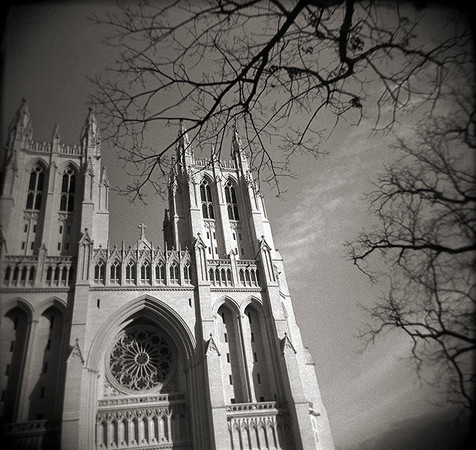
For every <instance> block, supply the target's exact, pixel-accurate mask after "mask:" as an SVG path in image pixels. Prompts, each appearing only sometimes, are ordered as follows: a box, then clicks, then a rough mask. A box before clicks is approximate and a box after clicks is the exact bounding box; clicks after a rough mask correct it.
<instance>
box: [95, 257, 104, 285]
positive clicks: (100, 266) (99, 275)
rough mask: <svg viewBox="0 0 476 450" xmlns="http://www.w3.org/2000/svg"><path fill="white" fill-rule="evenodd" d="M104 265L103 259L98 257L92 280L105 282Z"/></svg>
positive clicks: (100, 282)
mask: <svg viewBox="0 0 476 450" xmlns="http://www.w3.org/2000/svg"><path fill="white" fill-rule="evenodd" d="M104 275H105V266H104V261H103V260H102V259H100V260H99V261H98V262H97V263H96V265H95V266H94V282H95V283H99V284H104V282H105V276H104Z"/></svg>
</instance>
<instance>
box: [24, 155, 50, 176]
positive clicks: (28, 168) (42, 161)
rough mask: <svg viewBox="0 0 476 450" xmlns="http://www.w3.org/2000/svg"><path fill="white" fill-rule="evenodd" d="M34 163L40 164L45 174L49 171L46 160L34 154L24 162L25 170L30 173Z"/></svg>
mask: <svg viewBox="0 0 476 450" xmlns="http://www.w3.org/2000/svg"><path fill="white" fill-rule="evenodd" d="M35 164H39V165H41V166H42V167H43V170H44V171H45V174H46V175H47V174H48V173H49V169H50V166H49V164H48V162H47V161H46V160H45V159H43V158H41V157H39V156H36V157H35V158H32V159H30V160H29V161H28V162H26V163H25V172H27V173H30V172H31V169H33V167H34V166H35Z"/></svg>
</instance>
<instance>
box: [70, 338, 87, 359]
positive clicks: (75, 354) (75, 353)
mask: <svg viewBox="0 0 476 450" xmlns="http://www.w3.org/2000/svg"><path fill="white" fill-rule="evenodd" d="M73 358H79V360H80V361H81V364H84V357H83V352H82V351H81V347H80V346H79V340H78V338H76V343H75V344H74V345H73V348H72V349H71V352H70V353H69V356H68V359H67V360H66V363H70V362H71V361H72V360H73Z"/></svg>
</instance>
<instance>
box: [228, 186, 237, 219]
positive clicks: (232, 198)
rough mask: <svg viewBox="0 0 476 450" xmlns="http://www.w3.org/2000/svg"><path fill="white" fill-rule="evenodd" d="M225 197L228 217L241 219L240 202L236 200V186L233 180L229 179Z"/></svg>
mask: <svg viewBox="0 0 476 450" xmlns="http://www.w3.org/2000/svg"><path fill="white" fill-rule="evenodd" d="M225 199H226V206H227V210H228V218H229V219H230V220H240V216H239V215H238V203H237V201H236V193H235V188H234V187H233V184H232V183H231V181H228V183H226V186H225Z"/></svg>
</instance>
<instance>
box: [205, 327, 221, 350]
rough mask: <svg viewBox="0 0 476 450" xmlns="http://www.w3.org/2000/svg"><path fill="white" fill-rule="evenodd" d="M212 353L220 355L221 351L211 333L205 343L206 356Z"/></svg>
mask: <svg viewBox="0 0 476 450" xmlns="http://www.w3.org/2000/svg"><path fill="white" fill-rule="evenodd" d="M212 353H213V354H215V355H218V356H220V351H219V350H218V347H217V345H216V343H215V340H214V339H213V335H212V334H211V333H210V339H208V341H207V342H206V344H205V356H209V355H211V354H212Z"/></svg>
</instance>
